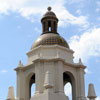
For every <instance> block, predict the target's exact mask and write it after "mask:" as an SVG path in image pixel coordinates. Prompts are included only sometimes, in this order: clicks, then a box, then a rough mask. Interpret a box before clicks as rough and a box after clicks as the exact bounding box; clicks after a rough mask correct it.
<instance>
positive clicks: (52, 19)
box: [41, 7, 58, 34]
mask: <svg viewBox="0 0 100 100" xmlns="http://www.w3.org/2000/svg"><path fill="white" fill-rule="evenodd" d="M41 22H42V27H43V28H42V29H43V30H42V31H43V34H45V33H47V32H48V33H55V34H57V23H58V18H57V17H56V15H55V13H54V12H52V11H51V7H48V11H47V12H46V14H44V15H43V18H42V19H41Z"/></svg>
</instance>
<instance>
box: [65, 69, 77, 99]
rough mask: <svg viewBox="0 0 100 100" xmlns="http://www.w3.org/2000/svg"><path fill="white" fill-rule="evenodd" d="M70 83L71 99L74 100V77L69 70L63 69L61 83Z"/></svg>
mask: <svg viewBox="0 0 100 100" xmlns="http://www.w3.org/2000/svg"><path fill="white" fill-rule="evenodd" d="M67 83H70V84H71V86H72V100H76V99H75V98H76V82H75V77H74V75H73V74H72V73H71V72H69V71H65V72H64V73H63V85H64V86H65V84H67Z"/></svg>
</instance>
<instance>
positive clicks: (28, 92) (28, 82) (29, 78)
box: [25, 72, 36, 100]
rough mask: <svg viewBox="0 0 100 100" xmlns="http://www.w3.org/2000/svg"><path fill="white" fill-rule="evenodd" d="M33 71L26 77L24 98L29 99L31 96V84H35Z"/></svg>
mask: <svg viewBox="0 0 100 100" xmlns="http://www.w3.org/2000/svg"><path fill="white" fill-rule="evenodd" d="M35 79H36V78H35V73H33V72H31V73H30V74H29V75H28V76H27V77H26V82H25V83H26V84H25V99H26V100H30V98H31V96H32V95H31V92H32V90H31V88H32V84H35Z"/></svg>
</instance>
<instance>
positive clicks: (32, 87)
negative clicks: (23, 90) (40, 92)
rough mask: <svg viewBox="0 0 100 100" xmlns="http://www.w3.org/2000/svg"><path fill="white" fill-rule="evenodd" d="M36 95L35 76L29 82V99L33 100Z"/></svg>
mask: <svg viewBox="0 0 100 100" xmlns="http://www.w3.org/2000/svg"><path fill="white" fill-rule="evenodd" d="M34 93H35V74H33V75H32V76H31V78H30V82H29V98H31V97H32V96H33V95H34Z"/></svg>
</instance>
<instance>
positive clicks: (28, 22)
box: [0, 0, 100, 100]
mask: <svg viewBox="0 0 100 100" xmlns="http://www.w3.org/2000/svg"><path fill="white" fill-rule="evenodd" d="M48 6H51V7H52V10H53V11H54V12H55V13H56V15H57V17H58V18H59V25H58V33H59V34H60V35H61V36H62V37H64V38H65V39H66V41H67V42H68V43H69V45H70V48H71V49H73V50H74V51H75V53H74V57H75V58H74V61H75V62H78V60H79V58H81V59H82V62H83V63H84V65H86V66H87V69H86V75H85V87H86V96H87V94H88V84H89V83H94V86H95V90H96V94H97V96H98V99H96V100H100V0H0V100H5V99H6V97H7V92H8V87H9V86H14V88H15V90H16V72H15V71H14V70H13V69H14V68H16V67H17V65H18V62H19V60H21V61H22V63H23V64H26V63H27V56H26V53H27V52H28V51H29V50H30V48H31V46H32V44H33V42H34V40H36V39H37V38H38V37H39V36H40V34H41V32H42V30H41V29H42V27H41V21H40V20H41V17H42V15H43V14H44V13H45V12H46V10H47V7H48ZM67 88H68V87H67ZM65 90H66V91H67V90H68V91H67V92H66V93H67V94H68V95H70V89H65Z"/></svg>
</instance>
